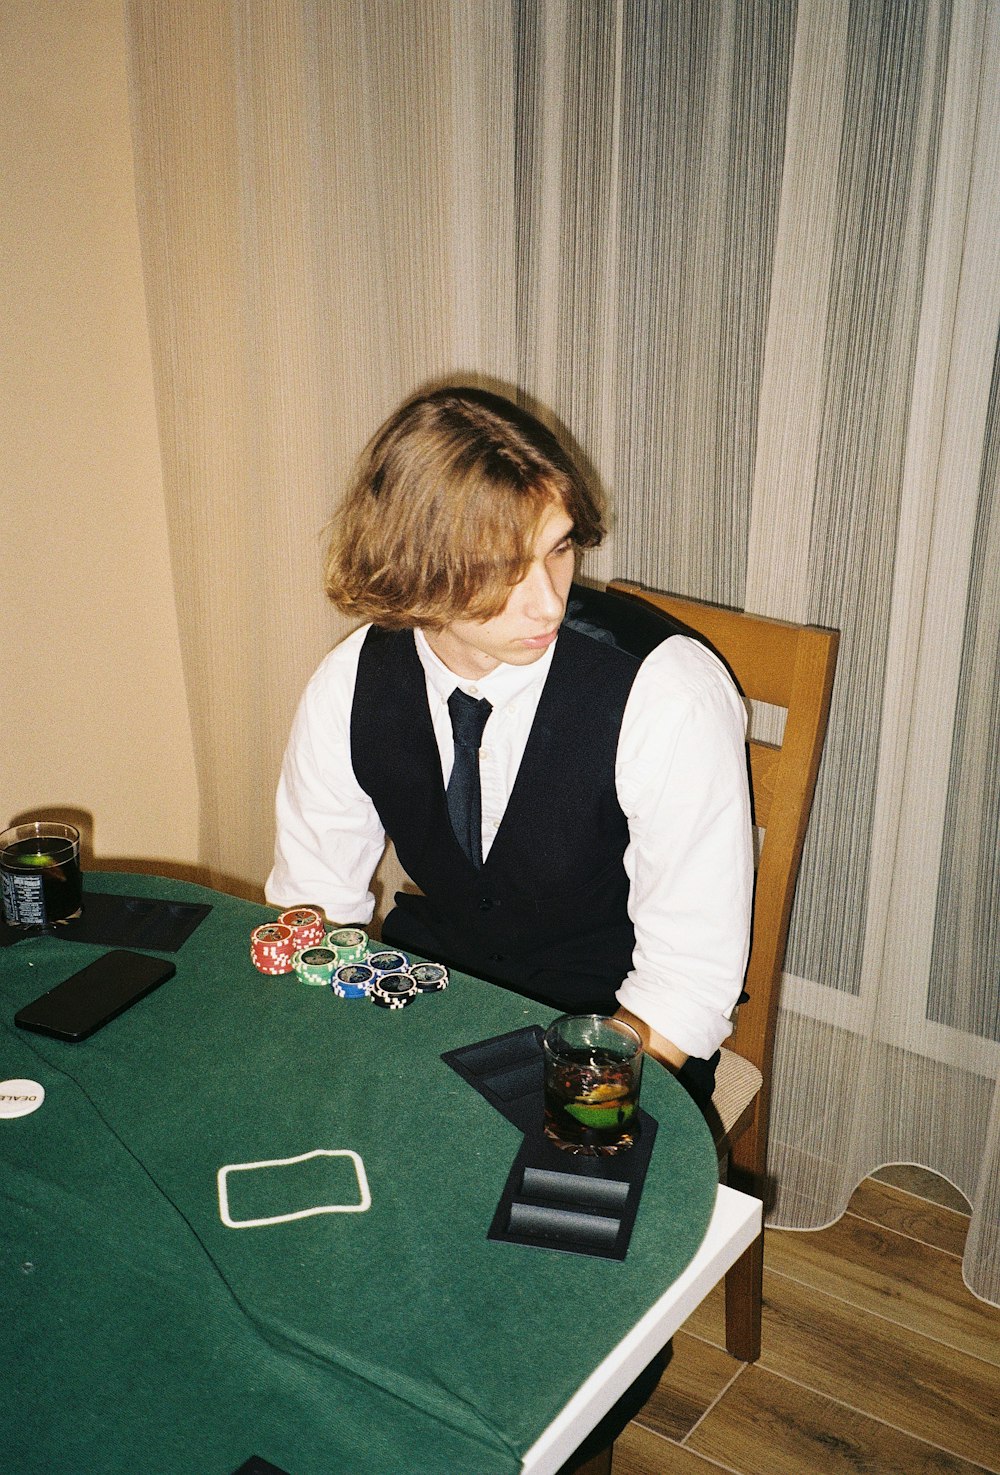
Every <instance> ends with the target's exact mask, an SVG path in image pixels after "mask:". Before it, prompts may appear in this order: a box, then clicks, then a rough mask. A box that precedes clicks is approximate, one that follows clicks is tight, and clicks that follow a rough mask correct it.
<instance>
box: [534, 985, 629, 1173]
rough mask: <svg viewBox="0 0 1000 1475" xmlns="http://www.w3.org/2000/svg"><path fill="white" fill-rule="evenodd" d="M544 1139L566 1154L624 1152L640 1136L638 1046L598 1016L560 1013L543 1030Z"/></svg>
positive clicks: (618, 1023) (624, 1030) (624, 1027)
mask: <svg viewBox="0 0 1000 1475" xmlns="http://www.w3.org/2000/svg"><path fill="white" fill-rule="evenodd" d="M542 1050H543V1055H544V1063H545V1135H546V1137H548V1139H549V1141H550V1142H554V1143H555V1145H556V1146H557V1147H560V1148H562V1149H563V1150H564V1151H565V1152H573V1153H578V1154H580V1155H582V1156H586V1157H607V1156H610V1155H611V1154H613V1153H618V1152H627V1151H628V1149H629V1148H630V1147H631V1146H632V1145H633V1143H634V1142H635V1140H636V1137H637V1135H638V1131H639V1083H640V1081H641V1078H642V1041H641V1039H640V1038H639V1036H638V1034H637V1033H636V1031H635V1030H634V1029H632V1027H631V1026H630V1025H628V1024H625V1023H624V1022H623V1021H622V1020H620V1019H610V1018H606V1017H605V1016H604V1015H602V1014H564V1015H563V1016H562V1017H561V1018H560V1019H556V1020H555V1021H554V1022H553V1023H552V1024H550V1025H549V1027H548V1029H547V1030H546V1031H545V1036H544V1038H543V1040H542Z"/></svg>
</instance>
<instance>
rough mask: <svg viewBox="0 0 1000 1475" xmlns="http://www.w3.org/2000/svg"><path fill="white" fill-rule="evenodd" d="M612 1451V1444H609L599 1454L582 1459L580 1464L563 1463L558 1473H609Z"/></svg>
mask: <svg viewBox="0 0 1000 1475" xmlns="http://www.w3.org/2000/svg"><path fill="white" fill-rule="evenodd" d="M614 1452H615V1451H614V1445H609V1446H608V1448H607V1449H602V1450H601V1452H600V1454H596V1455H591V1457H590V1459H589V1460H584V1462H583V1464H582V1465H574V1464H573V1463H572V1462H570V1463H569V1464H567V1465H563V1467H562V1469H561V1470H560V1471H559V1475H611V1461H612V1459H613V1458H614Z"/></svg>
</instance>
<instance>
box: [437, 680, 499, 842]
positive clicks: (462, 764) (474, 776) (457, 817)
mask: <svg viewBox="0 0 1000 1475" xmlns="http://www.w3.org/2000/svg"><path fill="white" fill-rule="evenodd" d="M448 711H449V712H450V713H451V730H452V733H453V734H454V738H455V762H454V765H453V766H452V770H451V778H450V779H449V780H448V791H447V797H448V814H449V817H450V818H451V827H452V829H453V830H454V831H455V838H456V840H457V841H458V843H459V845H461V847H462V849H463V850H464V851H465V853H466V855H467V856H468V857H469V859H470V860H471V861H472V864H473V865H474V866H476V867H477V868H478V867H480V866H481V865H482V863H483V818H482V813H483V812H482V801H481V797H480V791H479V744H480V743H481V742H482V740H483V728H484V727H485V726H486V722H487V719H488V718H489V715H490V713H491V712H492V711H493V708H492V707H491V706H490V704H489V702H488V701H486V699H485V698H483V700H482V701H478V702H477V701H476V699H475V697H469V696H466V694H465V692H464V691H460V690H459V689H458V687H457V686H456V688H455V690H454V691H453V692H452V694H451V696H450V697H449V698H448Z"/></svg>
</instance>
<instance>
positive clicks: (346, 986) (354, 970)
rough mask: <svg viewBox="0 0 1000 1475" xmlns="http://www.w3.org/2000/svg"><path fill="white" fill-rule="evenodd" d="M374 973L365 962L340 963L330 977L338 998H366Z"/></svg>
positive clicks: (373, 979)
mask: <svg viewBox="0 0 1000 1475" xmlns="http://www.w3.org/2000/svg"><path fill="white" fill-rule="evenodd" d="M374 981H375V974H374V973H373V972H372V970H371V969H370V968H369V967H368V965H367V964H366V963H342V964H341V966H340V967H339V968H338V969H336V971H335V972H334V975H333V977H332V978H331V979H330V987H331V988H332V989H333V992H334V993H335V994H336V995H337V997H338V999H366V998H367V997H368V991H369V989H370V988H371V986H372V984H373V983H374Z"/></svg>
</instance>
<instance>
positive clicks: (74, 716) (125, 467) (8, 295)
mask: <svg viewBox="0 0 1000 1475" xmlns="http://www.w3.org/2000/svg"><path fill="white" fill-rule="evenodd" d="M0 55H2V58H3V63H2V71H0V159H2V160H3V166H2V167H3V171H4V175H5V176H6V178H5V181H4V183H3V188H2V195H0V262H2V269H0V299H2V308H3V310H2V321H3V336H2V339H0V504H2V525H0V538H2V546H3V561H2V569H3V575H4V595H3V600H2V614H0V636H2V640H3V670H2V686H0V693H2V695H0V704H2V705H0V711H2V714H3V718H2V721H3V735H2V746H0V822H3V823H8V822H10V821H12V820H14V819H15V818H19V817H21V816H22V815H23V814H24V812H25V811H29V810H30V811H39V810H45V811H48V812H53V811H57V810H60V809H61V810H67V809H69V810H76V811H82V812H83V815H84V816H85V821H84V822H85V825H86V824H87V819H86V817H87V816H90V817H92V825H93V846H94V851H95V854H96V856H97V857H98V859H99V860H100V859H104V860H107V859H110V858H113V857H118V856H120V857H137V858H142V859H144V860H146V861H156V860H162V861H166V862H181V863H184V862H189V861H193V860H194V859H195V858H196V848H197V818H198V815H197V789H196V780H195V771H194V759H193V752H192V745H191V730H190V724H189V720H188V710H187V702H186V698H185V692H184V685H183V679H182V672H181V660H180V648H179V645H178V635H177V618H176V610H175V604H174V591H173V585H172V582H171V576H170V567H169V554H168V549H167V534H166V519H165V513H164V507H163V498H162V485H161V473H160V456H159V448H158V442H157V430H156V417H155V406H154V401H153V387H152V371H151V365H150V350H149V339H148V332H147V324H146V312H145V304H144V296H143V284H142V273H141V263H140V255H139V238H138V227H137V220H136V210H135V200H134V192H133V191H134V181H133V173H132V153H131V142H130V134H129V117H128V93H127V83H126V66H125V29H124V16H123V11H122V6H121V3H120V0H82V3H81V0H0Z"/></svg>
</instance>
